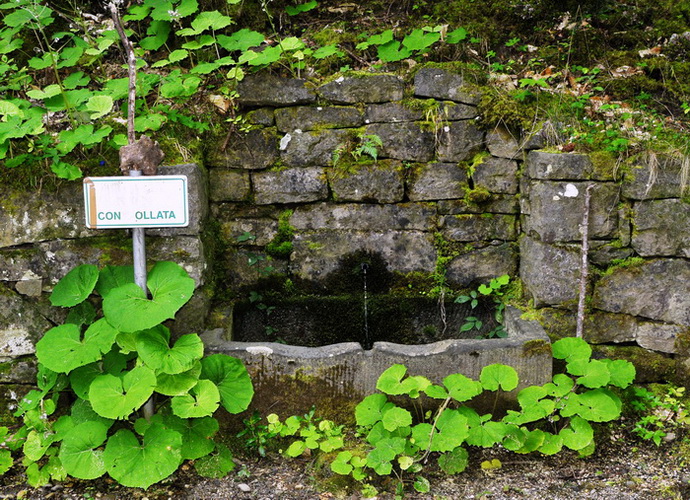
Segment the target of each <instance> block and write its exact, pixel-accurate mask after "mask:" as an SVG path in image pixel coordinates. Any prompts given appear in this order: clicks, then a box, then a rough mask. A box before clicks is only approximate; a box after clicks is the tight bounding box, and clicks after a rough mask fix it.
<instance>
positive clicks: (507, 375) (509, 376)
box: [479, 363, 518, 391]
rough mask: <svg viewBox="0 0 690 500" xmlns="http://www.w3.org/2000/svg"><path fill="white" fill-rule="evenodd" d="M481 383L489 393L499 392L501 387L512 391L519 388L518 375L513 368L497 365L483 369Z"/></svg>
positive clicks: (480, 376) (480, 377)
mask: <svg viewBox="0 0 690 500" xmlns="http://www.w3.org/2000/svg"><path fill="white" fill-rule="evenodd" d="M479 381H480V382H481V383H482V387H484V389H486V390H488V391H497V390H498V388H499V387H500V388H501V389H503V390H504V391H512V390H513V389H515V388H516V387H517V386H518V374H517V372H516V371H515V368H513V367H512V366H508V365H502V364H498V363H496V364H493V365H488V366H485V367H484V368H482V372H481V373H480V375H479Z"/></svg>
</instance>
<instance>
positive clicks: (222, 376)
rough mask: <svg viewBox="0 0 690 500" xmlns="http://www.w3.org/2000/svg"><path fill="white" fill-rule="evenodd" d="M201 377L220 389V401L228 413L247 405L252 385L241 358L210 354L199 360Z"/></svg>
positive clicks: (252, 390)
mask: <svg viewBox="0 0 690 500" xmlns="http://www.w3.org/2000/svg"><path fill="white" fill-rule="evenodd" d="M201 378H202V379H207V380H210V381H212V382H213V383H214V384H216V385H217V386H218V390H219V391H220V402H221V404H222V405H223V407H224V408H225V409H226V410H227V411H228V412H230V413H240V412H242V411H244V410H246V409H247V407H249V403H251V401H252V397H253V396H254V387H253V386H252V381H251V379H250V378H249V374H248V373H247V369H246V368H245V367H244V364H243V363H242V361H241V360H239V359H237V358H233V357H231V356H227V355H225V354H212V355H210V356H206V357H205V358H203V359H202V360H201Z"/></svg>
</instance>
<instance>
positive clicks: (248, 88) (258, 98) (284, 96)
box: [237, 73, 316, 107]
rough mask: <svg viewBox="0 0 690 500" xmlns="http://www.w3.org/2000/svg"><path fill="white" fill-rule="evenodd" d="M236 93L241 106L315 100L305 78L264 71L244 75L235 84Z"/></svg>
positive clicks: (289, 104) (273, 104)
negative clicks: (286, 76)
mask: <svg viewBox="0 0 690 500" xmlns="http://www.w3.org/2000/svg"><path fill="white" fill-rule="evenodd" d="M237 93H238V94H239V97H238V99H237V101H238V102H239V103H240V105H242V106H274V107H279V106H295V105H297V104H311V103H312V102H315V101H316V94H315V93H314V92H313V91H312V90H311V89H310V88H308V87H307V81H306V80H301V79H298V78H279V77H277V76H272V75H270V74H264V73H262V74H261V75H248V76H246V77H245V78H244V79H243V80H242V81H241V82H240V83H239V84H238V85H237Z"/></svg>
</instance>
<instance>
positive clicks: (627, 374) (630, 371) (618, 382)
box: [601, 359, 635, 389]
mask: <svg viewBox="0 0 690 500" xmlns="http://www.w3.org/2000/svg"><path fill="white" fill-rule="evenodd" d="M601 361H602V362H603V363H606V366H607V367H608V369H609V372H610V373H611V381H610V383H611V385H615V386H616V387H620V388H621V389H625V388H626V387H628V386H629V385H630V384H632V383H633V382H634V380H635V365H633V364H632V363H631V362H630V361H626V360H624V359H615V360H612V359H602V360H601Z"/></svg>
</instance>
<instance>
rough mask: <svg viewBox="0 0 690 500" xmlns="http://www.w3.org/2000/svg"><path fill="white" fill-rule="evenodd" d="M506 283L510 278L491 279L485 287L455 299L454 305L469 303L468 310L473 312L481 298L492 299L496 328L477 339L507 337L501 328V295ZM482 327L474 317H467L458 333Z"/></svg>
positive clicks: (503, 305) (503, 304) (502, 306)
mask: <svg viewBox="0 0 690 500" xmlns="http://www.w3.org/2000/svg"><path fill="white" fill-rule="evenodd" d="M508 283H510V276H508V275H507V274H504V275H503V276H499V277H498V278H493V279H492V280H491V281H490V282H489V283H488V284H487V285H484V284H482V285H479V287H478V288H477V290H471V291H470V292H469V294H468V295H459V296H458V297H456V298H455V303H456V304H465V303H468V302H469V305H470V308H471V309H473V310H474V309H475V308H476V307H477V306H478V305H479V304H480V299H481V298H482V297H487V298H491V299H492V302H493V307H494V309H493V311H494V320H495V321H496V323H497V326H496V327H494V328H493V329H492V330H491V331H489V332H487V333H485V334H484V335H480V336H478V337H477V338H504V337H506V336H507V335H508V334H507V333H506V331H505V329H504V328H503V312H504V311H505V303H504V302H503V295H504V293H505V292H504V289H505V287H506V286H507V285H508ZM482 326H484V323H483V322H482V321H481V320H480V319H478V318H477V317H476V316H467V317H466V318H465V323H464V324H463V325H462V326H461V327H460V331H461V332H467V331H470V330H472V329H474V330H477V331H481V329H482Z"/></svg>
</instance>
